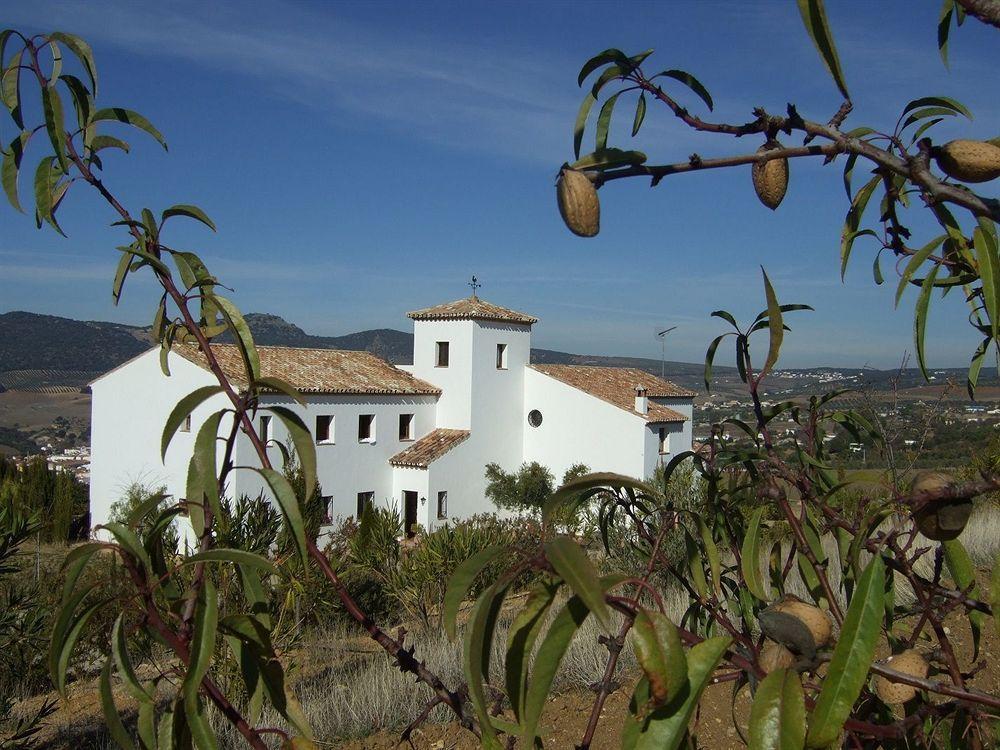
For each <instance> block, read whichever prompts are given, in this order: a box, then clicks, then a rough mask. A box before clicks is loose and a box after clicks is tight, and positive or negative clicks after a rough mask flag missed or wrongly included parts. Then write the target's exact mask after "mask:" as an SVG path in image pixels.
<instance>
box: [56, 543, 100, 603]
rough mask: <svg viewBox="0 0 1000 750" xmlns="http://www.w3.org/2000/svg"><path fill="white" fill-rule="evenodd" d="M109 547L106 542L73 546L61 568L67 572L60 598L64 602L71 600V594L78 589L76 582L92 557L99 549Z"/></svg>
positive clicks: (61, 570)
mask: <svg viewBox="0 0 1000 750" xmlns="http://www.w3.org/2000/svg"><path fill="white" fill-rule="evenodd" d="M107 547H108V545H107V544H105V543H104V542H87V543H85V544H81V545H79V546H77V547H73V549H71V550H70V551H69V553H68V554H67V555H66V557H65V559H64V560H63V562H62V565H61V566H60V568H59V570H60V572H64V573H65V574H66V578H65V582H64V583H63V592H62V598H61V599H60V601H61V603H62V604H65V603H66V602H67V601H69V599H70V596H72V595H73V593H74V592H76V591H77V588H76V582H77V581H78V580H79V579H80V575H81V574H82V573H83V570H84V568H86V567H87V564H88V563H89V562H90V559H91V558H92V557H93V556H94V555H95V554H97V552H98V551H100V550H102V549H107Z"/></svg>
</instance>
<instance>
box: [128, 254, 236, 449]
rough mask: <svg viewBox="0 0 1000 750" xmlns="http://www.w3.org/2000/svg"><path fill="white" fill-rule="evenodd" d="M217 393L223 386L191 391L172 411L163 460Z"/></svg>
mask: <svg viewBox="0 0 1000 750" xmlns="http://www.w3.org/2000/svg"><path fill="white" fill-rule="evenodd" d="M125 257H126V258H127V257H128V256H127V255H126V256H125ZM217 393H222V386H218V385H206V386H202V387H201V388H198V389H196V390H194V391H191V393H189V394H188V395H186V396H185V397H184V398H182V399H181V400H180V401H178V402H177V405H176V406H175V407H174V408H173V410H171V412H170V415H169V416H168V417H167V421H166V423H165V424H164V425H163V435H162V436H161V437H160V459H161V460H163V461H166V459H167V448H168V447H170V441H171V440H172V439H173V437H174V435H175V434H176V432H177V430H178V429H179V428H180V426H181V424H183V422H184V420H185V419H186V418H187V417H188V416H189V415H190V414H191V413H192V412H193V411H194V410H195V409H197V408H198V407H199V406H200V405H201V404H203V403H205V401H207V400H208V399H210V398H211V397H212V396H214V395H216V394H217Z"/></svg>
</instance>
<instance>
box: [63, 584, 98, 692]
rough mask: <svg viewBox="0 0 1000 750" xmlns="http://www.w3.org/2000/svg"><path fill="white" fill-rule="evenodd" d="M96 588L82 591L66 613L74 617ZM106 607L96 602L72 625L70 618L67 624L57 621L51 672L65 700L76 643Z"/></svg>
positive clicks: (65, 608)
mask: <svg viewBox="0 0 1000 750" xmlns="http://www.w3.org/2000/svg"><path fill="white" fill-rule="evenodd" d="M94 588H96V587H91V588H89V589H84V590H83V591H81V594H82V596H80V597H79V599H74V600H73V601H72V602H71V604H72V605H74V606H73V607H64V611H68V612H69V613H70V615H71V616H72V611H73V609H75V605H76V604H78V603H79V602H80V601H82V600H83V596H85V595H87V594H89V593H90V592H91V591H93V589H94ZM104 606H107V602H103V601H98V602H94V603H93V604H91V605H90V606H89V607H87V608H86V609H85V610H83V612H81V613H80V615H79V616H78V617H77V618H76V619H75V620H72V624H69V622H70V618H66V622H65V623H63V622H62V617H60V621H57V624H56V629H55V631H53V636H52V641H51V642H50V647H49V672H50V674H51V676H52V682H53V684H54V685H55V687H56V690H58V691H59V694H60V695H62V696H63V697H64V698H65V697H66V670H67V669H68V668H69V660H70V657H71V656H72V655H73V649H74V648H75V647H76V642H77V641H78V640H80V634H81V633H82V632H83V628H84V626H85V625H86V624H87V621H88V620H89V619H90V618H91V617H92V616H93V614H94V613H95V612H96V611H97V610H98V609H100V608H101V607H104ZM60 631H62V632H60Z"/></svg>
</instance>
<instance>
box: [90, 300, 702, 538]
mask: <svg viewBox="0 0 1000 750" xmlns="http://www.w3.org/2000/svg"><path fill="white" fill-rule="evenodd" d="M409 317H410V318H411V319H412V320H413V321H414V323H413V333H414V340H413V347H414V351H413V364H412V365H402V366H393V365H391V364H389V363H388V362H385V361H383V360H381V359H379V358H377V357H375V356H374V355H372V354H369V353H367V352H356V351H341V350H328V349H299V348H289V347H276V346H261V347H259V351H260V361H261V370H262V374H263V375H269V376H273V377H278V378H281V379H283V380H285V381H287V382H289V383H291V384H292V385H293V386H295V387H296V388H298V389H299V390H300V391H301V392H302V393H303V394H304V396H305V397H306V399H307V406H306V407H302V406H300V405H299V404H297V403H295V402H293V401H292V400H291V399H289V398H288V397H286V396H284V395H282V394H278V393H275V394H274V395H267V396H264V397H262V399H261V405H262V406H268V405H281V406H285V407H287V408H289V409H292V410H293V411H295V412H296V413H298V414H299V416H300V417H302V419H303V421H305V423H306V424H307V425H308V426H309V427H310V429H311V430H312V431H313V435H314V439H315V440H316V454H317V464H318V475H319V476H318V479H319V482H320V484H321V486H322V490H323V495H324V496H326V497H327V502H328V508H329V515H330V516H331V518H333V517H337V516H348V515H357V514H359V513H360V511H361V510H362V509H363V507H364V505H365V504H366V503H377V504H379V505H392V506H395V507H396V508H397V509H398V511H399V513H400V516H401V517H402V518H403V519H404V522H405V525H406V529H407V531H408V532H409V530H410V529H411V528H412V527H413V525H414V524H420V525H421V526H423V527H424V528H425V529H428V530H432V529H434V528H435V527H436V526H438V525H440V524H442V523H444V522H445V521H446V520H447V519H449V518H464V517H468V516H471V515H473V514H476V513H482V512H493V511H495V510H496V508H495V507H494V506H493V505H492V504H491V503H490V501H489V500H487V499H486V498H485V486H486V480H485V476H484V474H485V466H486V464H489V463H497V464H499V465H500V466H501V467H503V468H504V469H505V470H507V471H514V470H516V469H517V468H518V467H519V466H520V465H521V463H522V462H525V461H537V462H538V463H540V464H542V465H543V466H545V467H547V468H548V469H550V470H551V471H552V473H553V475H554V476H555V477H556V478H557V479H558V478H560V477H561V476H562V474H563V473H564V472H565V470H566V469H567V468H569V467H570V466H572V465H573V464H576V463H582V464H586V465H587V466H589V467H590V469H591V470H592V471H613V472H617V473H621V474H625V475H628V476H632V477H638V478H643V477H647V476H649V475H651V474H652V473H653V471H654V470H655V468H656V466H657V464H658V463H660V462H661V461H663V462H665V461H669V460H670V457H671V455H672V454H675V453H677V452H679V451H683V450H688V449H690V447H691V416H692V399H693V397H694V395H695V394H694V393H692V392H691V391H688V390H685V389H683V388H680V387H678V386H677V385H675V384H673V383H670V382H668V381H666V380H662V379H660V378H658V377H655V376H653V375H650V374H649V373H647V372H644V371H642V370H637V369H626V368H613V367H587V366H572V365H545V364H535V365H532V364H529V354H530V351H531V326H532V325H533V324H534V323H536V322H537V319H536V318H534V317H532V316H530V315H525V314H524V313H519V312H515V311H513V310H509V309H506V308H503V307H499V306H497V305H493V304H490V303H488V302H486V301H484V300H481V299H479V298H478V297H477V296H476V295H475V294H473V295H472V296H471V297H468V298H466V299H461V300H456V301H455V302H449V303H447V304H443V305H437V306H435V307H429V308H427V309H424V310H417V311H415V312H411V313H409ZM213 350H215V351H216V353H217V355H218V358H219V361H220V364H221V365H222V367H223V369H224V371H225V372H226V374H227V375H228V376H229V378H230V379H231V381H232V382H233V383H234V385H239V384H240V383H241V382H244V378H245V376H244V375H243V368H242V364H241V359H240V355H239V352H238V350H237V349H236V347H234V346H232V345H217V346H213ZM168 361H169V366H170V372H171V375H170V377H166V376H164V375H163V373H162V372H161V370H160V365H159V349H151V350H150V351H148V352H146V353H144V354H140V355H139V356H138V357H136V358H134V359H132V360H130V361H129V362H126V363H125V364H123V365H120V366H119V367H117V368H116V369H114V370H112V371H110V372H108V373H106V374H105V375H103V376H101V377H100V378H98V379H97V380H95V381H94V382H93V383H92V384H91V388H92V392H93V402H92V409H93V418H92V427H91V444H92V466H91V482H90V503H91V517H92V522H93V523H94V524H95V525H96V524H100V523H104V522H106V521H107V520H108V512H109V509H110V506H111V504H112V503H113V502H115V501H116V500H118V499H120V498H121V497H122V495H123V493H124V490H125V488H126V487H127V486H128V485H129V484H131V483H133V482H136V481H138V482H140V483H142V484H144V485H146V486H150V487H158V486H163V485H165V486H166V488H167V491H168V492H169V493H170V494H172V495H174V496H175V497H183V496H184V492H185V482H186V476H187V466H188V460H189V458H190V456H191V452H192V449H193V443H194V438H195V435H196V434H197V432H198V428H199V426H200V425H201V423H202V422H203V421H204V420H205V419H206V418H207V417H208V416H209V415H210V414H212V413H213V412H215V411H217V410H219V409H221V408H224V407H225V406H227V405H228V402H227V401H226V399H225V397H224V396H222V395H217V396H213V397H212V398H210V399H209V400H208V401H206V402H204V403H203V404H202V405H201V406H199V407H198V408H197V409H196V410H195V411H194V413H193V414H192V416H191V419H190V421H189V422H188V423H186V424H184V425H182V427H181V430H180V431H179V432H178V433H177V434H176V435H175V436H174V439H173V441H172V443H171V444H170V448H169V450H168V451H167V455H166V460H165V461H163V462H161V460H160V435H161V432H162V429H163V424H164V422H165V421H166V418H167V415H168V414H169V413H170V411H171V410H172V409H173V407H174V406H175V404H176V403H177V402H178V401H179V400H180V399H181V398H183V397H184V396H185V395H187V394H188V393H190V392H191V391H193V390H195V389H196V388H199V387H201V386H205V385H212V384H214V383H215V382H216V381H215V378H214V376H213V375H212V373H211V372H209V370H208V369H207V367H206V364H205V360H204V358H203V356H202V354H201V353H200V351H198V350H197V348H195V347H194V346H191V345H176V346H175V347H174V348H173V350H172V351H171V352H170V354H169V355H168ZM257 420H258V427H259V428H260V429H261V431H262V432H263V433H264V434H265V435H266V436H267V437H269V438H276V439H278V440H287V437H288V436H287V435H285V434H283V427H282V425H281V423H280V422H278V421H277V420H271V419H269V418H268V417H267V416H266V415H265V413H264V412H259V413H258V416H257ZM220 445H221V443H220ZM220 450H221V448H220ZM271 450H272V455H271V458H272V461H273V462H274V464H275V465H280V462H281V456H280V454H279V452H278V450H277V449H276V448H272V449H271ZM235 463H236V465H256V457H255V454H254V452H253V449H252V447H251V445H250V442H249V440H247V439H246V437H245V436H243V435H241V436H240V437H239V438H238V441H237V446H236V455H235ZM261 489H262V484H261V480H260V477H259V476H258V475H257V474H256V473H255V472H251V471H236V472H234V474H233V476H232V479H231V486H230V490H229V494H230V496H233V497H235V496H239V495H240V494H243V493H247V494H250V495H252V496H254V495H256V494H257V493H258V492H259V491H260V490H261Z"/></svg>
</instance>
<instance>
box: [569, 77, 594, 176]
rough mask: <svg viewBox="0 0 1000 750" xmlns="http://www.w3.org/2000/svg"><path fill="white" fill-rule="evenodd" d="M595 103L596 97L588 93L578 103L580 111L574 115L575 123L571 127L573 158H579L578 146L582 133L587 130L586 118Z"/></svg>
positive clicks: (581, 141) (581, 139)
mask: <svg viewBox="0 0 1000 750" xmlns="http://www.w3.org/2000/svg"><path fill="white" fill-rule="evenodd" d="M596 102H597V97H595V96H594V95H593V94H592V93H590V92H589V91H588V92H587V95H586V96H585V97H583V101H582V102H580V110H579V111H578V112H577V113H576V123H575V124H574V125H573V158H575V159H579V158H580V144H582V143H583V132H584V131H585V130H586V129H587V118H588V117H589V116H590V110H591V108H592V107H593V106H594V104H595V103H596Z"/></svg>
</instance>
